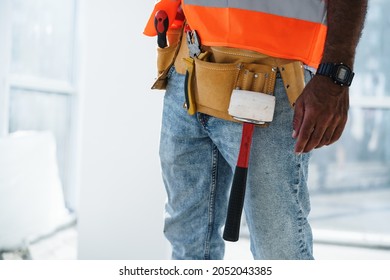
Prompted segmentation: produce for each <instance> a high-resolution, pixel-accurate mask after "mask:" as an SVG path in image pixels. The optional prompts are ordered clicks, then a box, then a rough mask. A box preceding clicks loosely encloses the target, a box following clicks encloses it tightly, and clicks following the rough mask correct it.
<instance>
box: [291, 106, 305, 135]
mask: <svg viewBox="0 0 390 280" xmlns="http://www.w3.org/2000/svg"><path fill="white" fill-rule="evenodd" d="M303 116H304V107H303V103H302V102H297V103H296V104H295V108H294V118H293V134H292V137H293V138H297V137H298V135H299V131H300V129H301V125H302V120H303Z"/></svg>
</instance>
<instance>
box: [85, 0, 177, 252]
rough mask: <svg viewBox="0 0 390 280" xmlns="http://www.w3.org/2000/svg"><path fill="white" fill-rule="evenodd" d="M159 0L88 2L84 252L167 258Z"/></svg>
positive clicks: (86, 26) (99, 0)
mask: <svg viewBox="0 0 390 280" xmlns="http://www.w3.org/2000/svg"><path fill="white" fill-rule="evenodd" d="M153 4H154V1H152V0H150V1H143V0H142V1H134V0H131V1H129V0H110V1H107V0H84V1H82V2H81V9H80V12H81V16H80V19H81V31H80V34H81V37H80V43H81V47H82V51H81V65H82V71H81V126H80V129H81V138H82V139H81V147H80V157H81V169H80V177H79V184H80V189H81V191H80V205H79V258H80V259H163V258H167V257H168V255H169V252H168V246H167V242H166V241H165V239H164V237H163V234H162V227H163V207H164V201H165V192H164V188H163V184H162V180H161V176H160V165H159V159H158V143H159V130H160V122H161V109H162V108H161V106H162V97H163V92H161V91H151V90H150V86H151V84H152V82H153V80H154V77H155V69H154V65H155V47H156V40H155V38H149V37H145V36H143V35H142V31H143V27H144V25H145V23H146V21H147V18H148V17H149V15H150V13H151V9H152V7H153Z"/></svg>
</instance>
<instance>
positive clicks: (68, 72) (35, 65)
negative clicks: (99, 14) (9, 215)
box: [0, 0, 77, 209]
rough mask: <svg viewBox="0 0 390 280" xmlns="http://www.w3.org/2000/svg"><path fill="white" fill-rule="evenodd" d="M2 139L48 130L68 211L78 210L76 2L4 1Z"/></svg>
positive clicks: (1, 2) (0, 71)
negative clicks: (75, 156)
mask: <svg viewBox="0 0 390 280" xmlns="http://www.w3.org/2000/svg"><path fill="white" fill-rule="evenodd" d="M1 10H3V12H0V13H1V16H4V17H3V19H2V20H1V21H0V36H1V37H0V39H1V41H2V42H4V41H5V42H8V43H7V44H5V47H3V48H0V58H4V61H6V63H4V64H2V65H0V75H2V78H4V80H5V81H6V83H5V84H3V85H2V86H1V88H0V110H1V111H2V112H5V113H3V114H2V115H1V117H0V128H1V131H2V134H5V133H11V132H15V131H18V130H49V131H51V132H52V133H53V134H54V136H55V138H56V144H57V158H58V165H59V171H60V177H61V181H62V184H63V188H64V195H65V198H66V203H67V206H68V207H69V208H71V209H73V208H74V207H75V190H74V184H73V178H72V174H73V172H74V170H73V166H75V164H73V162H72V161H74V155H73V151H74V143H73V142H74V141H73V139H74V138H75V115H76V105H77V94H76V79H75V73H76V71H75V69H76V63H75V59H74V58H75V55H74V50H75V37H76V36H75V27H76V26H75V25H76V1H75V0H56V1H52V0H34V1H26V0H0V11H1Z"/></svg>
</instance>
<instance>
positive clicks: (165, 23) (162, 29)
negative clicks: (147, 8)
mask: <svg viewBox="0 0 390 280" xmlns="http://www.w3.org/2000/svg"><path fill="white" fill-rule="evenodd" d="M154 26H155V28H156V31H157V45H158V46H159V47H160V48H165V47H167V45H168V44H167V31H168V27H169V18H168V14H167V13H166V12H165V11H164V10H159V11H157V12H156V14H155V16H154Z"/></svg>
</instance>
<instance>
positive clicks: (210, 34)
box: [145, 0, 327, 68]
mask: <svg viewBox="0 0 390 280" xmlns="http://www.w3.org/2000/svg"><path fill="white" fill-rule="evenodd" d="M326 2H327V0H284V1H283V0H255V1H254V0H230V1H221V0H181V6H182V9H183V11H184V14H185V17H186V21H187V23H188V24H189V26H190V27H191V29H193V30H196V31H197V32H198V34H199V36H200V39H201V41H202V44H204V45H207V46H227V47H235V48H241V49H248V50H253V51H257V52H260V53H263V54H267V55H270V56H274V57H279V58H287V59H294V60H300V61H302V62H303V63H305V64H307V65H309V66H312V67H315V68H317V67H318V64H319V63H320V61H321V58H322V53H323V49H324V44H325V37H326V32H327V25H326V24H327V22H326V18H327V7H326V6H327V4H326ZM163 3H165V4H166V5H169V4H170V5H173V4H178V3H179V4H180V0H178V1H172V0H161V1H159V2H158V3H157V4H156V6H157V5H159V4H160V5H162V4H163ZM177 7H178V6H176V8H172V11H171V14H172V18H174V14H175V9H176V10H177ZM157 10H158V9H156V8H155V11H157ZM167 13H168V15H169V12H168V11H167ZM153 15H154V13H153V14H152V16H153ZM150 25H151V24H150V21H149V23H148V25H147V29H148V30H150V29H151V27H152V28H153V27H154V26H153V25H152V26H150ZM172 27H173V26H172ZM145 30H146V29H145ZM147 33H149V35H155V34H153V33H152V34H151V33H150V32H145V34H147ZM147 35H148V34H147Z"/></svg>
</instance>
